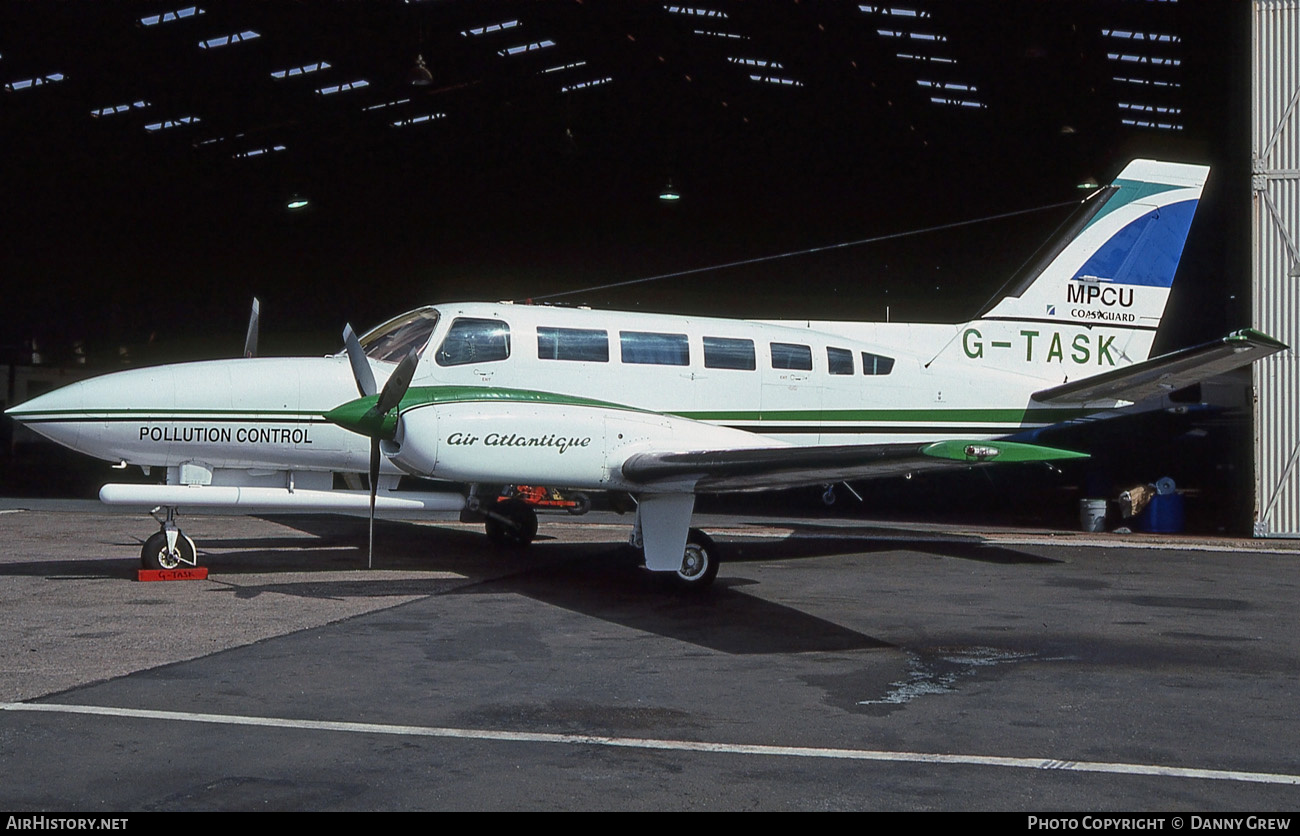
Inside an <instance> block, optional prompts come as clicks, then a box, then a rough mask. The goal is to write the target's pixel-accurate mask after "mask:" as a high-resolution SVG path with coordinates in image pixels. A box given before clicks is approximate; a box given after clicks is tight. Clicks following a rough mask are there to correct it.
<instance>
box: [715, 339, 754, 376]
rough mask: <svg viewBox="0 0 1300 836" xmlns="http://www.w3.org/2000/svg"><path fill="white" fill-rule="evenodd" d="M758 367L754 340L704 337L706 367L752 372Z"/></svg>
mask: <svg viewBox="0 0 1300 836" xmlns="http://www.w3.org/2000/svg"><path fill="white" fill-rule="evenodd" d="M756 367H757V366H756V364H755V363H754V341H753V340H732V339H727V338H726V337H705V338H704V368H706V369H741V370H743V371H750V372H752V371H753V370H754V369H755V368H756Z"/></svg>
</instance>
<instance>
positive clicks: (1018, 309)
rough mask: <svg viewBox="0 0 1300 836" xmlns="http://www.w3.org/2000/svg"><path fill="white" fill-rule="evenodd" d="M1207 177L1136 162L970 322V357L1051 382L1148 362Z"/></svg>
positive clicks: (1193, 168)
mask: <svg viewBox="0 0 1300 836" xmlns="http://www.w3.org/2000/svg"><path fill="white" fill-rule="evenodd" d="M1209 171H1210V170H1209V168H1208V167H1206V166H1199V165H1184V164H1182V163H1165V162H1157V161H1155V160H1134V161H1133V162H1131V163H1129V164H1128V165H1127V166H1126V167H1125V168H1124V171H1123V172H1121V173H1120V175H1119V177H1118V178H1116V180H1115V182H1114V183H1112V184H1111V185H1110V186H1107V187H1106V188H1105V189H1104V190H1102V191H1100V192H1098V193H1097V194H1095V195H1093V196H1092V197H1091V198H1089V199H1088V200H1087V201H1085V202H1084V203H1083V205H1082V206H1081V207H1080V210H1079V213H1078V214H1076V216H1075V218H1074V219H1073V221H1072V224H1071V226H1069V227H1068V228H1067V229H1066V230H1065V234H1064V235H1062V236H1061V237H1059V238H1058V239H1057V240H1056V241H1055V242H1054V243H1053V245H1052V246H1051V247H1048V248H1046V249H1045V250H1044V251H1043V254H1042V255H1041V256H1040V257H1039V259H1038V260H1037V261H1036V262H1034V263H1032V264H1031V265H1030V266H1029V268H1028V269H1027V270H1026V271H1025V272H1024V273H1023V274H1022V278H1021V279H1020V280H1019V281H1018V282H1017V283H1016V284H1015V285H1014V286H1012V287H1011V288H1010V289H1009V290H1008V291H1007V295H1005V296H1003V297H1002V299H1001V300H999V301H998V302H996V303H995V304H994V305H993V306H992V307H991V308H989V309H988V311H987V312H985V313H984V314H983V315H982V316H980V317H979V318H978V319H976V320H974V321H973V322H970V323H967V325H966V327H965V329H964V330H963V331H962V332H961V340H962V348H963V350H964V352H965V356H966V357H967V358H969V359H971V360H977V361H979V362H980V363H981V364H983V365H986V366H991V367H998V368H1004V369H1007V370H1009V371H1015V372H1017V373H1019V374H1027V375H1030V376H1034V377H1040V378H1043V379H1047V380H1050V379H1053V378H1055V379H1057V380H1074V379H1078V378H1080V377H1090V376H1092V375H1095V374H1100V373H1102V372H1106V371H1109V370H1111V369H1113V368H1116V367H1121V366H1127V365H1130V364H1132V363H1138V362H1141V361H1142V360H1145V359H1147V358H1148V357H1149V356H1150V353H1151V346H1152V344H1154V342H1155V334H1156V329H1157V328H1158V327H1159V325H1160V320H1161V318H1162V317H1163V316H1164V312H1165V303H1166V302H1167V301H1168V299H1169V291H1170V289H1171V288H1172V287H1173V283H1174V274H1175V273H1176V272H1177V270H1178V261H1179V259H1180V258H1181V257H1182V254H1183V244H1184V243H1186V241H1187V232H1188V229H1190V228H1191V225H1192V216H1193V215H1194V214H1195V213H1196V205H1197V203H1198V201H1199V200H1200V198H1201V189H1202V187H1204V185H1205V178H1206V177H1207V175H1208V174H1209Z"/></svg>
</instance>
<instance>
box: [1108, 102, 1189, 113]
mask: <svg viewBox="0 0 1300 836" xmlns="http://www.w3.org/2000/svg"><path fill="white" fill-rule="evenodd" d="M1117 104H1118V105H1119V108H1120V110H1134V111H1138V112H1139V113H1160V114H1170V115H1177V114H1180V113H1182V112H1183V109H1182V108H1181V107H1163V106H1161V105H1148V104H1135V103H1133V102H1117Z"/></svg>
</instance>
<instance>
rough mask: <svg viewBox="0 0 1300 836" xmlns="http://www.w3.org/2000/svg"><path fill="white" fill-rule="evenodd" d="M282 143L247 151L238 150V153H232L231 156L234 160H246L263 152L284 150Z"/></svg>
mask: <svg viewBox="0 0 1300 836" xmlns="http://www.w3.org/2000/svg"><path fill="white" fill-rule="evenodd" d="M284 148H285V147H284V146H283V145H268V146H266V147H265V148H253V149H250V150H248V151H240V152H239V153H238V154H232V155H231V158H232V159H236V160H247V159H252V158H253V157H260V156H262V155H263V154H274V153H276V152H277V151H283V150H284Z"/></svg>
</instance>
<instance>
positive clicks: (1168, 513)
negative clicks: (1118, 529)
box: [1137, 493, 1186, 534]
mask: <svg viewBox="0 0 1300 836" xmlns="http://www.w3.org/2000/svg"><path fill="white" fill-rule="evenodd" d="M1185 521H1186V516H1185V512H1184V507H1183V495H1182V494H1180V493H1158V494H1156V495H1155V496H1153V497H1151V501H1150V502H1148V503H1147V507H1145V508H1143V509H1142V513H1141V514H1138V518H1137V529H1138V531H1149V532H1151V533H1152V534H1179V533H1181V532H1182V530H1183V525H1184V522H1185Z"/></svg>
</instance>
